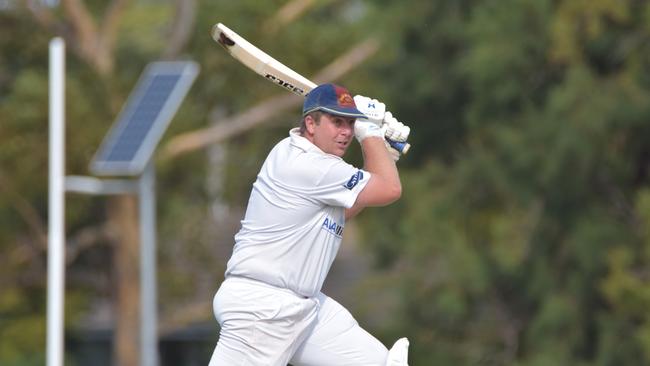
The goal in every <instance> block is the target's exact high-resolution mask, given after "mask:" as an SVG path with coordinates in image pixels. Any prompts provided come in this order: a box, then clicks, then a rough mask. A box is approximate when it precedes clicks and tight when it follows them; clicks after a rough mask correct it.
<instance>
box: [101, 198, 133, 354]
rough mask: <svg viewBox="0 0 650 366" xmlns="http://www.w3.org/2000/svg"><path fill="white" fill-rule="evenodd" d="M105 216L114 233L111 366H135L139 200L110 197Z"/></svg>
mask: <svg viewBox="0 0 650 366" xmlns="http://www.w3.org/2000/svg"><path fill="white" fill-rule="evenodd" d="M108 210H109V212H108V214H109V220H110V222H111V225H112V226H113V228H114V230H115V232H116V233H117V240H116V242H115V245H114V249H113V255H114V260H113V265H114V268H113V278H114V283H115V302H114V304H115V314H116V318H117V319H116V321H115V333H114V335H113V345H114V348H113V364H114V365H116V366H137V365H138V363H139V360H140V353H139V352H140V339H139V338H140V337H139V335H140V331H139V330H140V310H139V304H140V281H139V278H140V272H139V268H140V267H139V263H140V262H139V252H140V250H139V244H140V243H139V230H138V227H139V225H138V201H137V197H136V196H132V195H121V196H115V197H111V198H109V203H108Z"/></svg>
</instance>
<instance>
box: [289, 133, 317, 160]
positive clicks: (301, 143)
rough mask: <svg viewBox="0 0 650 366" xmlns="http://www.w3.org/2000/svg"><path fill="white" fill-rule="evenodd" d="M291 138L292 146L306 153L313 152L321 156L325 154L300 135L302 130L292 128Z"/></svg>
mask: <svg viewBox="0 0 650 366" xmlns="http://www.w3.org/2000/svg"><path fill="white" fill-rule="evenodd" d="M289 137H290V138H291V145H292V146H295V147H297V148H299V149H301V150H303V151H305V152H307V151H313V152H318V153H321V154H325V153H324V152H323V150H321V149H319V148H318V146H316V145H314V144H313V143H312V142H311V141H309V140H307V139H306V138H304V137H303V136H302V135H301V134H300V128H298V127H296V128H292V129H291V130H289Z"/></svg>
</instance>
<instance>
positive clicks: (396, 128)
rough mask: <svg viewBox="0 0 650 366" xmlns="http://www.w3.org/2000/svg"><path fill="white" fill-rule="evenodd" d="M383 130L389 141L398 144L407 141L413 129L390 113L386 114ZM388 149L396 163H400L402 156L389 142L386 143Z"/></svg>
mask: <svg viewBox="0 0 650 366" xmlns="http://www.w3.org/2000/svg"><path fill="white" fill-rule="evenodd" d="M381 129H382V131H384V136H385V137H386V138H387V139H390V140H393V141H397V142H404V141H406V140H407V139H408V137H409V134H410V133H411V128H410V127H409V126H406V125H404V124H403V123H402V122H400V121H398V120H397V119H396V118H395V117H393V114H392V113H390V112H386V113H385V114H384V122H383V123H382V125H381ZM386 149H388V152H389V153H390V156H391V157H392V158H393V160H394V161H398V160H399V157H400V156H401V155H402V154H401V153H400V152H399V151H398V150H396V149H395V148H394V147H392V146H390V144H389V143H388V141H386Z"/></svg>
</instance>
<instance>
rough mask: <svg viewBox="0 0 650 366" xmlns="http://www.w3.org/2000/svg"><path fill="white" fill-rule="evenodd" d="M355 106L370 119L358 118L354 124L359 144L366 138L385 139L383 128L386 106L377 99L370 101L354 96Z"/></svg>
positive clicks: (361, 96)
mask: <svg viewBox="0 0 650 366" xmlns="http://www.w3.org/2000/svg"><path fill="white" fill-rule="evenodd" d="M354 104H355V105H356V106H357V109H358V110H359V111H360V112H361V113H363V114H365V115H366V116H367V117H368V118H357V121H356V122H355V123H354V136H355V137H356V138H357V140H358V141H359V142H361V141H363V140H364V139H365V138H366V137H380V138H383V137H384V130H383V129H382V128H381V125H382V123H383V122H384V114H385V113H386V105H385V104H384V103H382V102H380V101H378V100H377V99H370V98H368V97H364V96H363V95H355V96H354Z"/></svg>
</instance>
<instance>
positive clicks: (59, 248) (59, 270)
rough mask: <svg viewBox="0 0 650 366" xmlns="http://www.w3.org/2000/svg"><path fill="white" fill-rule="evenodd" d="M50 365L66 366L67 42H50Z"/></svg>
mask: <svg viewBox="0 0 650 366" xmlns="http://www.w3.org/2000/svg"><path fill="white" fill-rule="evenodd" d="M49 52H50V61H49V62H50V66H49V67H50V70H49V75H50V76H49V78H50V80H49V93H50V95H49V99H50V100H49V116H50V118H49V120H50V122H49V125H50V126H49V129H50V131H49V135H50V138H49V140H50V141H49V145H50V146H49V152H50V156H49V167H50V169H49V170H50V172H49V182H48V186H49V187H48V190H49V203H48V205H49V206H48V244H47V245H48V251H47V365H48V366H62V365H63V354H64V340H63V334H64V333H63V324H64V322H63V320H64V313H63V307H64V296H65V228H64V227H65V220H64V219H65V187H64V177H63V176H64V172H65V119H64V115H65V107H64V106H65V43H64V41H63V39H61V38H59V37H57V38H54V39H52V40H51V41H50V49H49Z"/></svg>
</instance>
